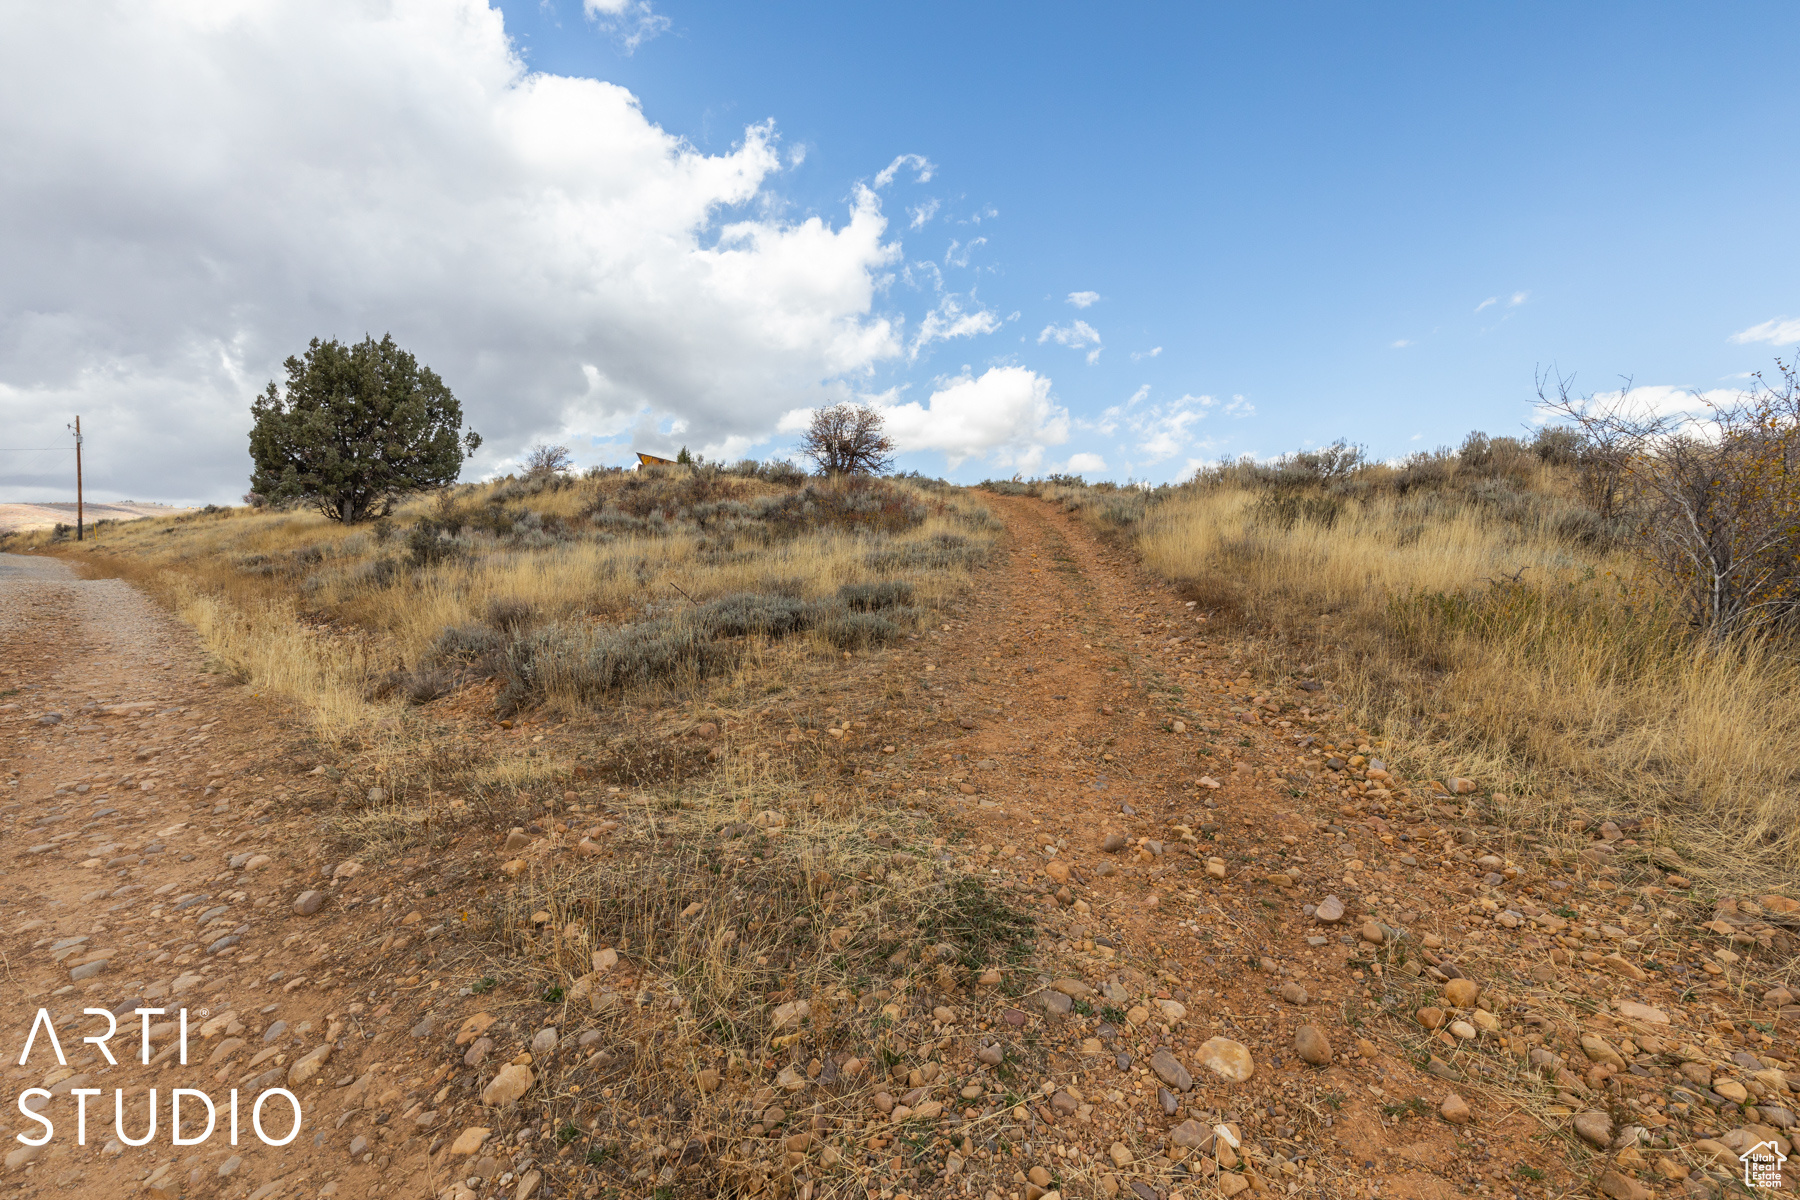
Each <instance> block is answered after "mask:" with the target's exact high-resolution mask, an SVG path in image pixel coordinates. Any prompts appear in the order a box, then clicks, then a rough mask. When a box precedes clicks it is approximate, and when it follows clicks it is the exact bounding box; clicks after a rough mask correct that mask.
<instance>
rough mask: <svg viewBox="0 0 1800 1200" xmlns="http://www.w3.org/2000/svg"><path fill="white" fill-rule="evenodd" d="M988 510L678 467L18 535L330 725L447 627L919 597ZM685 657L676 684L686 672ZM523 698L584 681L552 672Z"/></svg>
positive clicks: (958, 569)
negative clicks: (369, 516)
mask: <svg viewBox="0 0 1800 1200" xmlns="http://www.w3.org/2000/svg"><path fill="white" fill-rule="evenodd" d="M997 528H998V526H997V523H996V522H995V521H994V520H993V518H992V517H991V516H990V515H989V514H988V512H987V510H986V509H985V507H983V506H982V505H981V504H980V503H979V501H977V500H974V499H972V498H971V497H970V496H969V495H968V494H967V493H964V492H960V491H956V490H951V489H944V488H938V487H933V486H930V485H925V484H914V483H903V482H894V481H882V482H880V483H877V484H872V485H871V484H868V483H865V482H859V481H850V482H847V483H817V482H798V483H786V484H783V483H773V482H769V481H766V480H762V479H758V478H755V477H753V476H734V475H732V474H731V473H729V472H718V471H689V470H686V469H681V470H673V471H661V472H650V473H647V474H645V475H638V474H636V473H625V472H609V473H602V474H598V475H594V476H590V477H587V478H583V479H580V480H555V481H548V482H546V481H541V480H532V481H520V480H511V479H509V480H503V481H500V482H498V483H494V484H484V485H472V486H467V487H461V488H455V489H451V490H450V491H449V492H447V493H444V494H443V495H441V496H438V497H436V498H421V499H418V500H415V501H413V502H411V503H410V504H408V505H406V506H405V507H403V508H402V509H401V510H400V511H399V512H398V513H396V514H395V516H394V517H392V518H390V519H389V520H387V521H385V522H381V523H377V524H376V525H362V526H356V527H350V528H346V527H344V526H342V525H338V524H336V523H334V522H331V521H328V520H326V519H325V518H323V517H320V516H318V515H316V514H313V513H307V512H286V513H274V512H252V511H249V510H243V509H228V510H217V511H214V512H206V513H199V514H190V515H184V516H181V517H176V518H172V519H167V520H153V521H141V522H134V523H132V524H128V525H104V526H101V527H99V528H98V529H96V530H95V533H94V536H93V537H92V538H90V540H88V541H87V542H85V543H82V544H80V545H79V546H77V545H75V544H73V543H69V542H67V541H57V540H56V539H54V538H53V537H52V535H51V534H50V533H48V532H37V533H32V534H26V535H21V536H17V537H14V538H11V539H9V540H8V543H7V544H8V546H9V548H11V549H13V550H16V551H22V552H33V551H38V552H42V551H50V552H54V553H59V554H62V555H64V556H67V557H72V558H74V559H75V561H77V562H78V563H80V564H82V565H84V566H85V567H87V568H88V569H90V570H93V571H97V572H100V573H105V574H113V575H120V576H124V577H127V578H130V579H132V580H133V581H134V582H136V583H138V584H140V585H141V586H144V587H146V588H147V589H148V590H150V591H151V592H152V593H153V594H156V595H158V596H159V597H160V598H162V599H163V600H164V601H165V602H166V603H168V604H169V605H170V606H171V607H172V608H174V609H175V610H176V611H177V612H178V613H179V614H180V615H182V616H183V617H184V618H185V619H187V620H188V621H189V622H190V623H192V624H193V625H194V626H195V627H196V629H198V630H199V631H200V633H201V636H202V638H203V640H204V642H205V644H206V645H207V647H208V649H209V650H210V651H211V653H212V655H213V657H214V658H215V660H216V661H217V663H218V664H219V665H220V666H221V667H222V668H223V669H225V670H228V671H231V672H233V673H236V674H237V675H239V676H240V677H241V678H243V679H244V680H245V681H246V682H248V683H250V684H252V685H253V686H255V687H257V688H259V689H262V690H266V691H269V692H274V693H276V694H279V695H282V696H284V697H287V698H289V699H291V700H292V701H294V702H295V703H296V704H298V705H299V706H300V707H301V708H302V709H303V710H304V711H306V712H307V713H309V714H310V715H311V718H312V720H313V724H314V727H315V729H316V730H317V732H318V733H319V734H320V735H321V736H323V737H324V738H325V739H326V740H327V741H328V742H332V743H335V742H337V741H339V740H340V739H342V738H343V737H345V736H347V735H349V733H350V732H351V731H352V730H357V729H363V730H366V729H369V728H371V727H374V726H378V725H379V724H380V723H381V722H383V721H388V720H391V719H392V718H394V717H395V715H396V713H397V712H398V710H399V708H400V701H398V700H393V701H386V700H376V699H373V697H374V696H376V695H378V694H386V693H385V692H383V691H381V689H379V688H378V687H377V685H378V683H379V682H380V681H381V680H382V679H383V677H384V676H386V675H388V674H390V673H392V672H396V671H403V670H411V669H415V668H418V667H420V666H421V665H422V663H424V661H425V660H426V659H428V658H429V657H430V656H431V654H432V651H433V647H434V646H436V645H437V644H438V643H439V641H440V639H441V638H443V636H444V635H445V632H446V631H447V630H473V631H476V632H477V633H479V632H480V631H482V630H487V631H489V632H490V633H492V634H493V635H495V636H494V638H491V639H490V640H493V641H495V642H496V644H498V643H500V642H505V641H507V640H508V639H510V638H512V637H513V636H514V635H516V634H519V633H521V632H524V631H530V630H537V631H551V632H553V633H556V634H557V635H558V636H559V637H560V638H561V640H562V641H563V642H565V643H567V644H569V645H577V644H580V645H585V644H587V643H589V642H592V641H593V639H594V637H595V636H597V635H598V633H599V632H600V631H604V630H608V629H617V628H619V627H621V626H628V625H630V624H631V623H633V622H634V621H641V620H645V619H647V618H653V617H656V616H659V615H667V614H671V613H673V614H679V613H681V612H682V611H684V610H686V609H689V608H690V607H692V606H695V605H702V604H704V603H706V602H707V601H709V600H713V599H716V598H719V597H725V596H732V595H736V594H749V595H753V596H780V597H789V598H796V599H800V600H811V601H820V600H825V599H827V598H830V597H833V596H834V595H836V594H837V593H838V592H839V591H840V589H843V588H845V587H846V586H847V585H848V586H854V585H864V584H876V583H881V582H884V581H903V582H904V583H906V584H907V585H908V588H909V591H910V595H911V598H912V601H913V603H914V604H916V605H918V606H920V607H921V608H922V609H926V610H928V609H931V608H934V607H936V606H938V605H940V604H942V603H944V602H945V601H946V600H947V599H948V598H949V597H951V596H952V595H954V594H955V593H956V592H958V591H959V590H960V589H962V588H963V587H964V586H966V583H967V579H968V569H969V567H970V566H971V565H972V564H973V563H974V562H976V561H979V560H980V559H981V558H982V557H983V556H985V554H986V552H987V549H988V546H989V545H990V544H991V542H992V539H993V537H994V534H995V531H996V530H997ZM903 617H904V614H901V617H897V618H895V619H902V618H903ZM890 623H891V622H890ZM840 624H841V623H840ZM864 624H867V622H866V621H865V622H864ZM833 632H834V631H833V630H832V629H824V630H823V631H813V632H810V633H809V636H808V637H807V638H805V639H804V640H805V641H806V643H807V644H808V645H809V646H810V647H811V648H812V650H813V651H814V652H816V653H819V654H836V653H838V652H840V650H841V649H842V648H843V643H844V642H845V640H846V631H845V630H844V629H843V628H837V629H836V630H835V635H836V636H835V641H834V637H833V636H832V634H833ZM856 632H857V631H856V630H855V629H851V630H849V634H851V635H854V634H855V633H856ZM752 640H753V641H754V639H752ZM748 652H749V653H750V654H751V655H752V657H754V655H755V653H756V650H755V647H754V646H751V647H749V648H748ZM492 665H493V664H489V666H490V667H491V666H492ZM554 674H555V672H554V671H551V672H548V675H550V676H554ZM679 675H680V672H679V671H675V672H670V673H669V678H667V679H666V680H664V681H663V682H666V683H667V684H668V685H670V686H674V687H680V686H682V685H684V684H685V685H689V686H691V685H692V683H693V682H694V680H693V678H691V677H690V678H685V679H684V678H680V677H679ZM404 690H405V689H402V691H404ZM514 699H515V701H518V700H521V699H522V700H524V701H528V702H538V701H542V700H545V699H551V700H559V701H562V702H564V703H565V704H569V703H579V702H583V701H587V700H591V699H592V697H591V696H589V695H584V694H581V689H580V688H577V687H574V686H556V685H554V684H553V685H550V686H547V687H546V688H544V689H542V690H541V694H536V695H532V696H528V697H515V698H514Z"/></svg>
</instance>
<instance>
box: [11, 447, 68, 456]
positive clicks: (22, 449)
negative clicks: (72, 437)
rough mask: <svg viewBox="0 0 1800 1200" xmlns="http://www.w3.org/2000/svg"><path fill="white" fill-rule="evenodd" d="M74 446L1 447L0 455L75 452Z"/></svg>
mask: <svg viewBox="0 0 1800 1200" xmlns="http://www.w3.org/2000/svg"><path fill="white" fill-rule="evenodd" d="M74 448H75V447H73V446H0V454H27V453H35V452H37V451H40V450H73V449H74Z"/></svg>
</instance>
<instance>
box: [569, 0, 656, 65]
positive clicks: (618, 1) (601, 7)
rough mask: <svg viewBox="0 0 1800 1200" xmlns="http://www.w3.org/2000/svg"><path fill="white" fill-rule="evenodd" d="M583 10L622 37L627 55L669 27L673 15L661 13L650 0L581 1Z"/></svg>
mask: <svg viewBox="0 0 1800 1200" xmlns="http://www.w3.org/2000/svg"><path fill="white" fill-rule="evenodd" d="M581 10H582V11H583V12H584V13H586V14H587V16H588V19H589V20H591V21H593V22H594V23H595V24H596V25H598V26H599V27H600V28H602V29H604V30H606V31H607V32H608V33H610V34H612V35H613V36H614V37H616V38H618V39H619V44H620V45H621V46H623V47H624V49H625V53H627V54H630V53H631V52H632V51H634V50H636V49H637V48H638V47H639V46H641V45H643V44H644V43H645V42H647V41H649V40H650V39H651V38H653V37H655V36H656V35H657V34H659V33H665V32H667V31H668V28H669V18H667V17H665V16H663V15H662V14H661V13H659V12H657V11H656V9H655V8H653V7H652V6H651V5H650V3H649V0H581Z"/></svg>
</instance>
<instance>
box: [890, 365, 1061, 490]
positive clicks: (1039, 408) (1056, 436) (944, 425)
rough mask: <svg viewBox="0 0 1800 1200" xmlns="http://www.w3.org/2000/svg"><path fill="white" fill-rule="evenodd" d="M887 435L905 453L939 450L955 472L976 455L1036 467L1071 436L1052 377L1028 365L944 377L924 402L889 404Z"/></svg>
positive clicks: (1000, 463)
mask: <svg viewBox="0 0 1800 1200" xmlns="http://www.w3.org/2000/svg"><path fill="white" fill-rule="evenodd" d="M882 411H883V413H884V415H885V416H886V418H887V429H888V433H889V434H890V435H891V436H892V437H893V439H894V444H895V445H896V446H897V447H898V448H899V449H900V450H902V451H915V450H937V451H941V452H942V453H943V455H944V457H945V458H946V459H947V460H948V461H949V464H950V469H951V470H955V469H956V468H957V467H958V466H960V465H961V464H962V463H964V462H965V461H967V460H968V459H971V458H979V459H984V460H987V461H990V462H992V463H993V465H995V466H996V467H1006V468H1011V469H1013V470H1018V471H1035V470H1037V468H1038V467H1039V465H1040V464H1041V463H1042V462H1043V459H1044V451H1045V449H1046V448H1047V447H1050V446H1058V445H1061V444H1062V443H1063V442H1066V441H1068V440H1069V413H1068V410H1067V409H1065V408H1063V406H1062V405H1060V404H1058V403H1057V402H1056V400H1055V399H1054V398H1053V397H1052V396H1051V394H1050V379H1049V377H1048V376H1044V375H1039V374H1038V373H1037V372H1036V371H1032V370H1028V369H1026V368H1025V367H990V368H988V369H987V370H986V371H984V372H982V373H981V374H980V375H979V376H971V375H969V374H968V373H966V372H965V373H964V374H962V375H960V376H958V377H956V378H953V379H948V380H943V381H941V382H940V383H939V384H938V386H937V388H936V390H934V391H933V392H932V393H931V398H930V399H929V400H927V401H926V402H925V403H924V404H920V403H919V402H918V401H916V400H914V401H910V402H908V403H906V404H886V405H883V406H882Z"/></svg>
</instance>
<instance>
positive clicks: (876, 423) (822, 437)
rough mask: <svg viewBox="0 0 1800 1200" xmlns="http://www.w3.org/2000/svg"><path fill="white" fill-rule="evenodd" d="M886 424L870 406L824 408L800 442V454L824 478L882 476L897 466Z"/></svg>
mask: <svg viewBox="0 0 1800 1200" xmlns="http://www.w3.org/2000/svg"><path fill="white" fill-rule="evenodd" d="M884 424H885V422H884V421H883V419H882V416H881V411H880V410H879V409H876V408H873V407H871V406H869V405H867V404H836V405H833V406H832V407H830V408H821V409H819V410H817V411H816V412H814V413H813V417H812V424H811V425H809V426H807V430H806V432H805V434H803V435H802V436H801V438H800V453H802V454H804V455H806V457H808V458H810V459H812V460H813V462H814V463H816V464H817V465H818V468H819V471H820V473H821V474H825V475H879V474H881V473H882V472H883V471H886V470H887V469H888V468H890V467H892V466H893V465H894V442H893V439H892V438H890V437H888V436H887V434H886V433H885V432H884V431H883V426H884Z"/></svg>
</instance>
